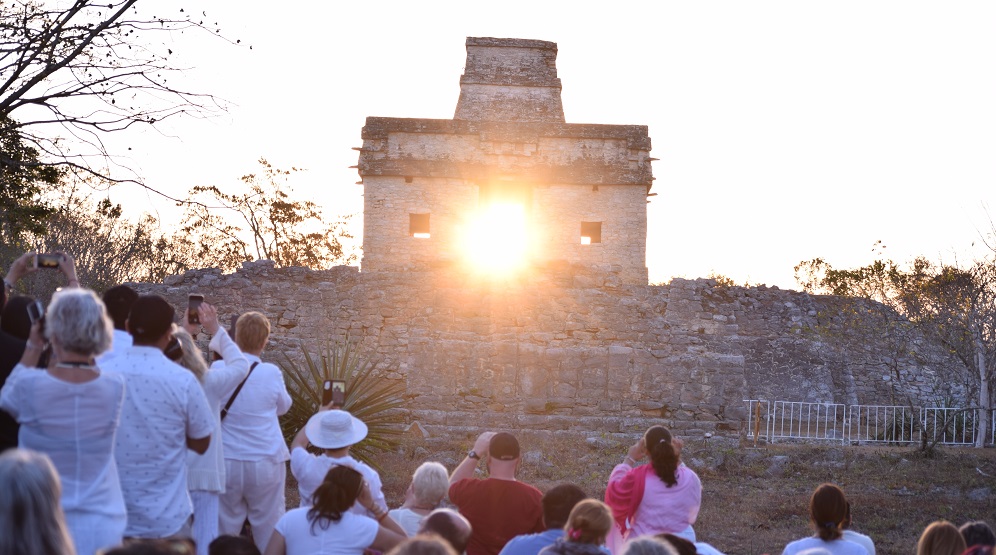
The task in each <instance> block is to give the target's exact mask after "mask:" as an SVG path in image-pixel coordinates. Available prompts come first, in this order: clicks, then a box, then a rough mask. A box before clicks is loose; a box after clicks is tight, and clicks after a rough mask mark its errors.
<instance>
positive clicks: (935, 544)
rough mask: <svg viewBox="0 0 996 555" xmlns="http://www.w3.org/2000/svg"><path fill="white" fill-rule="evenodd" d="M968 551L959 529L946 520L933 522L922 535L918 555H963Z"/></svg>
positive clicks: (917, 546) (917, 549)
mask: <svg viewBox="0 0 996 555" xmlns="http://www.w3.org/2000/svg"><path fill="white" fill-rule="evenodd" d="M966 549H968V547H967V546H966V545H965V538H963V537H962V535H961V532H959V531H958V528H957V527H956V526H955V525H954V524H951V523H950V522H948V521H946V520H938V521H935V522H931V523H930V524H929V525H928V526H927V527H926V528H925V529H924V530H923V534H921V535H920V541H919V542H917V544H916V555H961V553H962V552H963V551H965V550H966Z"/></svg>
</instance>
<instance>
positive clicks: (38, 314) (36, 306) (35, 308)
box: [28, 300, 45, 326]
mask: <svg viewBox="0 0 996 555" xmlns="http://www.w3.org/2000/svg"><path fill="white" fill-rule="evenodd" d="M44 317H45V307H43V306H42V304H41V301H39V300H35V301H34V302H32V303H31V304H29V305H28V320H30V321H31V325H32V326H33V325H35V324H37V323H38V321H39V320H41V319H42V318H44Z"/></svg>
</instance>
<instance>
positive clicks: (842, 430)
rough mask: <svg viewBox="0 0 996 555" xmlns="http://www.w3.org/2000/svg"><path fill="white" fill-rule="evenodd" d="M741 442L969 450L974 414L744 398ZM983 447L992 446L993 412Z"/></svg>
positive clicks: (967, 410)
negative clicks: (927, 445) (938, 446)
mask: <svg viewBox="0 0 996 555" xmlns="http://www.w3.org/2000/svg"><path fill="white" fill-rule="evenodd" d="M744 402H745V403H747V437H748V438H750V439H753V440H755V441H757V440H758V439H762V438H763V439H765V440H767V441H769V442H774V441H776V440H808V441H840V442H844V443H847V442H857V443H901V444H905V443H915V442H921V441H923V440H924V438H926V440H927V441H928V442H930V443H939V444H944V445H971V444H973V443H974V442H975V435H976V431H977V429H978V427H977V426H976V411H975V410H974V409H971V408H952V407H920V408H916V407H905V406H898V405H843V404H838V403H816V402H800V401H771V400H766V399H745V400H744ZM988 435H989V438H988V439H989V441H988V442H989V443H996V411H994V412H993V414H992V423H991V426H990V430H989V434H988Z"/></svg>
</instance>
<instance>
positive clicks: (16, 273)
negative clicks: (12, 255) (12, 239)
mask: <svg viewBox="0 0 996 555" xmlns="http://www.w3.org/2000/svg"><path fill="white" fill-rule="evenodd" d="M35 255H36V253H35V252H34V251H31V252H26V253H24V254H22V255H21V256H19V257H18V258H17V260H15V261H14V263H13V264H11V266H10V270H9V271H8V272H7V275H6V277H4V280H3V285H2V286H0V310H2V309H3V308H4V305H5V304H6V301H7V299H9V298H10V296H11V294H12V293H13V292H14V284H16V283H17V282H18V281H19V280H20V279H21V278H23V277H24V276H26V275H28V274H30V273H32V272H35V271H37V270H38V268H37V265H36V262H35V260H36V256H35ZM61 255H63V256H64V257H65V261H64V262H63V263H62V264H61V265H60V266H59V270H60V271H62V273H63V274H64V275H65V276H66V280H67V287H79V284H80V282H79V280H78V279H77V278H76V263H75V261H74V260H73V258H72V256H70V255H69V254H68V253H61ZM24 347H25V341H24V340H22V339H18V338H16V337H14V336H12V335H10V334H8V333H6V332H4V331H0V386H3V384H4V383H5V382H6V380H7V376H9V375H10V373H11V372H12V371H13V370H14V367H15V366H16V365H17V363H18V362H19V361H20V360H21V355H23V354H24ZM17 434H18V427H17V421H16V420H15V419H14V418H13V417H12V416H11V415H9V414H7V413H6V412H5V411H3V410H0V452H3V451H4V450H6V449H11V448H13V447H17Z"/></svg>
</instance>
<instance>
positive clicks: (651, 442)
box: [643, 426, 679, 488]
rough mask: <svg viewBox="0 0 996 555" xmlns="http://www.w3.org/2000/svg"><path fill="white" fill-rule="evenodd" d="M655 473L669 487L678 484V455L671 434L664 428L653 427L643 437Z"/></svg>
mask: <svg viewBox="0 0 996 555" xmlns="http://www.w3.org/2000/svg"><path fill="white" fill-rule="evenodd" d="M643 439H644V442H645V443H646V446H647V453H649V454H650V464H652V465H653V467H654V473H655V474H657V477H658V478H660V479H661V481H662V482H664V484H666V485H667V487H669V488H670V487H673V486H674V485H675V484H677V483H678V476H677V473H678V462H679V460H678V454H677V453H676V452H675V450H674V446H673V445H671V432H670V431H668V429H667V428H665V427H664V426H653V427H651V428H650V429H649V430H647V433H646V434H644V435H643Z"/></svg>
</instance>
